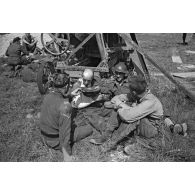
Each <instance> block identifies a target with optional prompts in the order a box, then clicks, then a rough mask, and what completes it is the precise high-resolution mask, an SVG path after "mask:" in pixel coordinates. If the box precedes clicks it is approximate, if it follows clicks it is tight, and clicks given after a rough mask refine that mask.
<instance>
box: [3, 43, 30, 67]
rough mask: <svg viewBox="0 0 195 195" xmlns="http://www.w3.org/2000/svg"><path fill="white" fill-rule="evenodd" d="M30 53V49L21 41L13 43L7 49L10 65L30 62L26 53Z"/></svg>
mask: <svg viewBox="0 0 195 195" xmlns="http://www.w3.org/2000/svg"><path fill="white" fill-rule="evenodd" d="M23 54H25V55H28V54H29V53H28V51H27V50H26V49H25V48H24V47H22V46H21V45H20V44H19V43H17V42H16V43H12V44H10V46H9V47H8V49H7V51H6V56H8V64H9V65H15V66H16V65H23V64H27V63H29V61H28V60H27V59H26V56H25V55H23Z"/></svg>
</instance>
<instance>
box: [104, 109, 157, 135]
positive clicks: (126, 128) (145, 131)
mask: <svg viewBox="0 0 195 195" xmlns="http://www.w3.org/2000/svg"><path fill="white" fill-rule="evenodd" d="M116 129H118V130H117V131H118V132H119V134H120V136H121V137H125V136H127V135H128V134H129V133H131V132H132V131H136V134H137V135H141V136H143V137H146V138H152V137H155V136H156V135H157V134H158V128H157V127H156V125H155V123H154V122H152V121H151V120H149V119H148V118H147V117H146V118H142V119H141V120H139V121H136V122H134V123H125V122H124V121H122V120H121V119H120V117H119V115H118V113H117V112H116V111H115V110H113V111H112V113H111V116H110V118H109V121H108V123H107V127H106V128H105V130H106V131H111V132H113V131H114V130H116Z"/></svg>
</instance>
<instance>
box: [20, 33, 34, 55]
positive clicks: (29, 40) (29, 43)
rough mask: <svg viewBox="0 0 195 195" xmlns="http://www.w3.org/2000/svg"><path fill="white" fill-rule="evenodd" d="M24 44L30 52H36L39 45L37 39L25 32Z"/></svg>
mask: <svg viewBox="0 0 195 195" xmlns="http://www.w3.org/2000/svg"><path fill="white" fill-rule="evenodd" d="M22 45H23V47H24V48H25V49H26V50H27V51H28V52H29V53H34V51H35V49H36V47H37V40H36V39H35V37H33V36H32V35H31V34H30V33H25V35H24V36H23V37H22Z"/></svg>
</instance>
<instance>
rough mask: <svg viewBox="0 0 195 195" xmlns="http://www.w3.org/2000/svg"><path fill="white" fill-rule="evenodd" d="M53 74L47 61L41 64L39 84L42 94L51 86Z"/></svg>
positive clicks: (38, 76) (38, 74) (38, 75)
mask: <svg viewBox="0 0 195 195" xmlns="http://www.w3.org/2000/svg"><path fill="white" fill-rule="evenodd" d="M51 75H52V72H51V70H50V68H49V65H48V64H47V63H45V64H41V65H40V67H39V70H38V73H37V85H38V89H39V92H40V93H41V94H42V95H44V94H46V93H47V91H48V88H49V87H50V86H51V80H50V79H49V78H50V76H51Z"/></svg>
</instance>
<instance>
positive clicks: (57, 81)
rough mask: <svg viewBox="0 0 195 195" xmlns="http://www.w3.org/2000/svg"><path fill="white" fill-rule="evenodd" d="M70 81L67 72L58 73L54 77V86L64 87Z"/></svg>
mask: <svg viewBox="0 0 195 195" xmlns="http://www.w3.org/2000/svg"><path fill="white" fill-rule="evenodd" d="M68 81H69V77H68V75H67V74H56V75H55V76H54V79H53V82H54V87H56V88H62V87H64V86H66V85H67V84H68Z"/></svg>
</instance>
